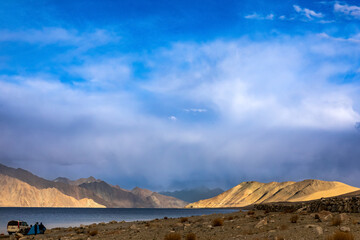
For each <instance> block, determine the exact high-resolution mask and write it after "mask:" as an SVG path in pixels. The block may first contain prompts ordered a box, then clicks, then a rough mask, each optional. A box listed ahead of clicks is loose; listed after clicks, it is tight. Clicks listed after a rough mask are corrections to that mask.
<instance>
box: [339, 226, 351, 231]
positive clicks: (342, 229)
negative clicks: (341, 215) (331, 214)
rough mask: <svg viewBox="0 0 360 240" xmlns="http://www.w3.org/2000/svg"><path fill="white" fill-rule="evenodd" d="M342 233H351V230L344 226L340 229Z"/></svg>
mask: <svg viewBox="0 0 360 240" xmlns="http://www.w3.org/2000/svg"><path fill="white" fill-rule="evenodd" d="M340 231H342V232H350V228H349V227H345V226H342V227H340Z"/></svg>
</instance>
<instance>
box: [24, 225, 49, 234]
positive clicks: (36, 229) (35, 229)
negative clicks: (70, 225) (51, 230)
mask: <svg viewBox="0 0 360 240" xmlns="http://www.w3.org/2000/svg"><path fill="white" fill-rule="evenodd" d="M45 230H46V227H45V226H44V224H42V222H41V223H40V224H39V223H38V222H36V223H35V225H34V226H33V225H30V230H29V231H28V233H27V235H36V234H44V232H45Z"/></svg>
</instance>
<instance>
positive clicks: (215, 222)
mask: <svg viewBox="0 0 360 240" xmlns="http://www.w3.org/2000/svg"><path fill="white" fill-rule="evenodd" d="M212 225H213V227H220V226H223V225H224V220H223V219H222V218H215V219H214V220H213V221H212Z"/></svg>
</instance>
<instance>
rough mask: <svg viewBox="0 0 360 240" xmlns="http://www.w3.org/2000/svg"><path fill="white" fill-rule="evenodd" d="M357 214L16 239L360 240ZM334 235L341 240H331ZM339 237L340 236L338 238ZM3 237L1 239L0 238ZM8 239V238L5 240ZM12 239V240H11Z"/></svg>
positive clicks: (136, 226) (226, 217)
mask: <svg viewBox="0 0 360 240" xmlns="http://www.w3.org/2000/svg"><path fill="white" fill-rule="evenodd" d="M359 221H360V214H359V213H341V214H340V213H331V212H328V211H321V212H318V213H305V212H303V213H301V212H298V213H296V212H295V213H284V212H266V211H260V210H259V211H248V212H244V211H239V212H235V213H229V214H213V215H206V216H205V215H204V216H194V217H188V218H176V219H170V218H169V219H167V218H166V217H165V218H164V219H155V220H152V221H139V222H116V221H112V222H109V223H99V224H92V225H87V226H83V225H81V227H70V228H54V229H50V230H47V231H46V233H45V234H44V235H37V236H28V237H22V238H20V239H22V240H23V239H54V240H55V239H56V240H57V239H62V240H65V239H68V240H70V239H71V240H76V239H120V240H121V239H124V240H128V239H139V240H144V239H150V240H153V239H159V240H180V239H183V240H185V239H186V240H194V239H204V240H211V239H222V240H223V239H254V240H255V239H259V240H260V239H274V240H275V239H277V240H280V239H294V240H295V239H304V240H306V239H309V240H312V239H329V240H331V239H334V240H335V239H349V240H350V239H360V224H359ZM334 234H338V235H339V236H340V237H342V238H334ZM341 235H342V236H341ZM3 237H4V236H3ZM6 238H7V239H9V238H10V237H6ZM12 238H14V237H12Z"/></svg>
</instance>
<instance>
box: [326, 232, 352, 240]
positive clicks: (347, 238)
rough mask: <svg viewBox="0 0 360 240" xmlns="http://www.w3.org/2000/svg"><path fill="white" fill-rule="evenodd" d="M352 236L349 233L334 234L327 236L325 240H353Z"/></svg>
mask: <svg viewBox="0 0 360 240" xmlns="http://www.w3.org/2000/svg"><path fill="white" fill-rule="evenodd" d="M354 239H355V238H354V236H353V235H352V233H349V232H336V233H334V234H333V235H332V236H329V237H328V238H327V240H354Z"/></svg>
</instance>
